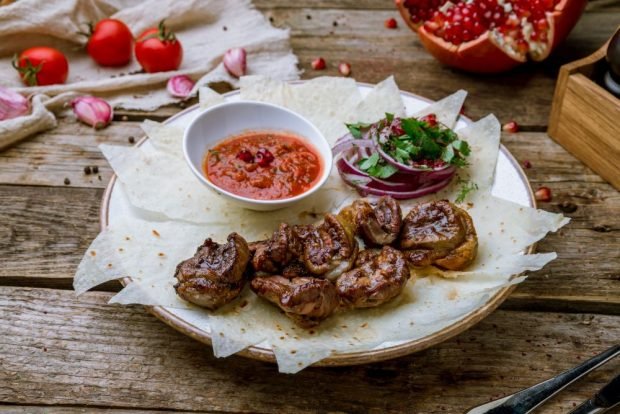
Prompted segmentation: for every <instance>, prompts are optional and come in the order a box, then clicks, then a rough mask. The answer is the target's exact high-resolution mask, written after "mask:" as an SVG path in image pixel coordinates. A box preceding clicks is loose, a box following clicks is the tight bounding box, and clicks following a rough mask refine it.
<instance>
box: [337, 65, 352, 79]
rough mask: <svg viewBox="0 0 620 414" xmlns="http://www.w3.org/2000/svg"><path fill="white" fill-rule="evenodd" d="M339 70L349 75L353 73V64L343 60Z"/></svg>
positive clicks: (343, 74)
mask: <svg viewBox="0 0 620 414" xmlns="http://www.w3.org/2000/svg"><path fill="white" fill-rule="evenodd" d="M338 72H340V74H341V75H342V76H349V75H350V74H351V65H349V64H348V63H346V62H341V63H340V64H339V65H338Z"/></svg>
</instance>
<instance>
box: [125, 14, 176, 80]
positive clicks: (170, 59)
mask: <svg viewBox="0 0 620 414" xmlns="http://www.w3.org/2000/svg"><path fill="white" fill-rule="evenodd" d="M135 51H136V59H138V62H139V63H140V66H142V68H143V69H144V70H145V71H146V72H148V73H153V72H165V71H169V70H175V69H178V68H179V66H181V60H183V47H182V46H181V42H179V41H178V40H177V38H176V36H175V35H174V33H172V32H170V31H168V30H167V29H166V26H165V25H164V22H163V20H162V21H161V23H159V27H157V28H155V27H153V28H151V29H147V30H145V31H144V32H143V33H142V34H141V35H140V36H138V38H137V39H136V46H135Z"/></svg>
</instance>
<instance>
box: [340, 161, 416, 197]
mask: <svg viewBox="0 0 620 414" xmlns="http://www.w3.org/2000/svg"><path fill="white" fill-rule="evenodd" d="M336 168H338V172H339V173H340V175H342V174H348V175H353V176H357V177H364V180H363V183H364V184H367V185H368V186H370V187H372V188H375V189H378V190H389V191H411V190H415V189H416V188H419V187H420V185H419V183H418V181H417V180H416V177H414V176H410V177H409V180H408V181H401V182H398V181H395V182H389V181H386V180H382V179H379V178H376V177H371V176H370V175H368V174H367V173H365V172H364V171H361V170H360V169H358V168H357V167H356V166H355V164H354V161H352V160H349V159H348V158H347V157H342V158H340V159H339V160H338V161H337V162H336ZM390 178H392V177H390ZM345 181H347V180H345Z"/></svg>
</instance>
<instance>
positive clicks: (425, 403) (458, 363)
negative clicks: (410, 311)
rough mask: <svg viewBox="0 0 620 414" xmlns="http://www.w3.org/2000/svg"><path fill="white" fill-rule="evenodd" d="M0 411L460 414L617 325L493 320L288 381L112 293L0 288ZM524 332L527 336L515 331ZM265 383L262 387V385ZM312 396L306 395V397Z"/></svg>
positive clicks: (588, 383)
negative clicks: (399, 353)
mask: <svg viewBox="0 0 620 414" xmlns="http://www.w3.org/2000/svg"><path fill="white" fill-rule="evenodd" d="M0 293H1V294H0V330H1V331H2V332H3V333H4V335H2V337H1V338H0V349H1V350H2V352H1V353H0V366H1V367H2V369H0V401H3V402H5V403H17V404H19V403H25V402H27V403H29V404H35V405H41V404H45V405H55V404H60V405H63V404H72V405H73V404H78V405H94V406H110V407H122V408H130V407H136V408H140V409H176V410H212V411H217V412H260V413H281V412H296V413H305V412H317V411H329V412H356V413H361V412H364V413H380V412H381V413H397V412H424V413H434V412H442V411H447V412H462V411H464V409H465V408H467V407H468V406H472V405H476V404H478V403H481V402H484V401H485V400H487V399H490V398H494V397H499V396H501V395H504V394H506V393H512V392H515V391H517V390H519V389H521V388H524V387H527V386H529V385H532V384H534V383H537V382H539V381H541V380H544V379H546V378H548V377H550V376H553V375H555V374H557V373H559V372H561V371H563V370H565V369H567V368H570V367H571V366H573V365H575V364H577V363H579V362H580V361H583V360H585V359H586V358H588V357H590V356H593V355H594V354H596V353H598V352H601V351H602V350H604V349H605V348H607V347H609V346H611V345H613V344H614V343H616V342H617V339H618V337H619V335H620V324H618V321H619V320H620V318H618V317H612V316H601V315H584V314H553V313H532V312H510V311H498V312H496V313H495V314H493V315H491V316H490V317H489V318H487V319H486V320H485V321H483V322H482V323H480V324H479V325H478V326H476V327H475V328H473V329H471V330H470V331H468V332H466V333H464V334H462V335H460V336H459V337H457V338H456V339H453V340H450V341H448V342H446V343H444V344H442V345H439V346H437V347H434V348H433V349H430V350H427V351H425V352H421V353H419V354H417V355H412V356H409V357H405V358H400V359H398V360H395V361H388V362H382V363H377V364H372V365H366V366H358V367H342V368H330V369H307V370H305V371H302V372H301V373H299V374H296V375H295V376H294V377H291V376H288V375H282V374H278V373H277V372H276V369H275V367H274V366H272V365H269V364H266V363H260V362H256V361H251V360H246V359H243V358H239V357H231V358H227V359H216V358H214V357H213V356H212V354H211V350H210V349H209V348H208V347H206V346H204V345H201V344H199V343H197V342H194V341H192V340H191V339H189V338H187V337H185V336H183V335H181V334H178V333H176V332H175V331H173V330H171V329H170V328H168V327H166V326H165V325H163V324H162V323H160V322H159V321H157V320H156V319H155V318H153V317H152V316H150V315H148V314H147V313H146V312H145V311H144V310H142V309H141V308H140V307H120V306H111V305H106V304H105V302H106V301H107V300H108V299H109V297H110V295H109V294H106V293H91V294H87V295H85V296H83V297H82V298H80V299H76V298H75V297H74V296H73V293H72V292H67V291H59V290H45V289H24V288H6V287H5V288H0ZM524 332H527V335H524V334H523V333H524ZM618 367H619V365H618V361H615V362H613V363H610V364H608V365H607V366H606V367H604V368H601V369H599V370H597V371H596V372H595V373H593V374H591V375H590V376H588V378H587V379H586V380H583V381H581V382H579V383H578V384H576V385H575V386H573V387H571V388H570V389H569V390H567V391H566V392H564V393H562V394H561V395H560V396H559V397H558V399H556V400H554V401H553V402H552V403H551V404H549V405H548V406H546V407H545V409H544V410H543V411H542V412H547V413H549V412H567V411H568V409H569V408H571V407H572V406H573V405H574V404H577V403H578V402H580V401H581V400H582V399H585V398H586V397H588V396H589V395H590V394H591V393H593V392H594V391H596V390H597V389H598V388H600V386H601V385H602V384H603V383H605V381H607V380H608V379H609V378H610V377H611V375H612V374H613V373H614V372H615V371H617V369H618ZM267 379H268V380H267ZM310 390H311V391H310Z"/></svg>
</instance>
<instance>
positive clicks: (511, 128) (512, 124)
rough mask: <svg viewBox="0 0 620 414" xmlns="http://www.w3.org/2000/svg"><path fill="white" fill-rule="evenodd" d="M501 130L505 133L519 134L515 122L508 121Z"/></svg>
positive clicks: (517, 125)
mask: <svg viewBox="0 0 620 414" xmlns="http://www.w3.org/2000/svg"><path fill="white" fill-rule="evenodd" d="M502 129H503V130H504V131H506V132H512V133H515V132H519V124H517V123H516V122H515V121H510V122H508V123H507V124H505V125H504V126H503V127H502Z"/></svg>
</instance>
